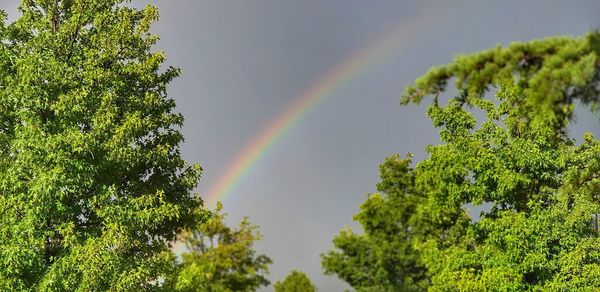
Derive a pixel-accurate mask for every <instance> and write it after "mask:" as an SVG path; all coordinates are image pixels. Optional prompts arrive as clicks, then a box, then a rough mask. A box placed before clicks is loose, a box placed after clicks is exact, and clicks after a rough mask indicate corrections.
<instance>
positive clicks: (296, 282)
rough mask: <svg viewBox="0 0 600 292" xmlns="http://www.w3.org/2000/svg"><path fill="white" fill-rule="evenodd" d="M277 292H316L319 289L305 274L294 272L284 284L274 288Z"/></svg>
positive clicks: (277, 284)
mask: <svg viewBox="0 0 600 292" xmlns="http://www.w3.org/2000/svg"><path fill="white" fill-rule="evenodd" d="M273 287H274V288H275V292H316V291H317V288H316V287H315V285H314V284H313V283H312V281H311V280H310V279H309V278H308V276H306V274H305V273H304V272H301V271H292V272H291V273H290V274H289V275H287V276H286V277H285V279H284V280H283V282H277V283H275V285H274V286H273Z"/></svg>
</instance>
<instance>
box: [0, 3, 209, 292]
mask: <svg viewBox="0 0 600 292" xmlns="http://www.w3.org/2000/svg"><path fill="white" fill-rule="evenodd" d="M122 2H123V1H119V0H103V1H91V0H62V1H58V0H52V1H50V0H25V1H23V2H22V3H21V5H20V7H19V11H20V12H21V13H22V15H21V16H20V17H19V18H18V19H17V20H16V21H15V22H13V23H10V24H6V15H5V14H2V21H1V22H0V39H1V41H0V112H1V114H0V290H3V291H8V290H18V291H22V290H35V291H50V290H51V291H76V290H77V291H100V290H112V291H118V290H136V291H137V290H142V289H155V288H159V287H160V285H161V283H162V282H163V280H164V279H165V277H167V276H168V275H169V274H170V273H172V272H173V268H174V265H173V263H174V257H173V255H172V253H171V252H170V250H169V249H170V244H169V242H171V241H173V240H175V238H176V235H177V234H178V233H179V232H180V231H182V230H183V229H186V228H191V227H193V226H196V225H197V224H198V222H199V221H202V220H203V218H205V217H206V216H205V211H202V210H201V209H200V207H201V206H202V201H201V200H200V199H199V197H198V196H195V195H193V194H192V193H191V191H192V190H193V189H194V188H195V187H196V184H197V181H198V178H199V176H200V173H201V169H200V167H199V166H197V165H194V166H190V165H188V164H187V163H186V162H185V161H184V160H183V159H182V158H181V156H180V152H179V145H180V143H181V142H182V140H183V137H182V134H181V132H180V127H181V126H182V123H183V117H182V116H181V115H180V114H178V113H174V112H173V109H174V107H175V103H174V101H173V100H172V99H171V98H169V97H168V96H167V93H166V87H167V84H168V83H169V82H170V81H171V80H172V79H173V78H175V77H177V76H178V75H179V70H178V69H175V68H171V67H165V66H164V61H165V55H164V53H162V52H159V51H158V52H154V51H151V47H152V45H153V44H154V43H155V42H156V40H157V37H156V36H154V35H151V34H150V33H149V27H150V25H151V23H152V22H154V21H155V20H156V19H157V17H158V12H157V9H156V8H154V7H151V6H147V7H146V8H144V9H141V10H138V9H134V8H130V7H127V6H126V5H124V4H123V3H122Z"/></svg>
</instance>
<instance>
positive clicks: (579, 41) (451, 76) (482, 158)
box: [324, 32, 600, 290]
mask: <svg viewBox="0 0 600 292" xmlns="http://www.w3.org/2000/svg"><path fill="white" fill-rule="evenodd" d="M599 54H600V34H598V33H597V32H593V33H590V34H588V35H587V36H585V37H582V38H566V37H558V38H549V39H545V40H538V41H532V42H528V43H514V44H511V45H510V46H508V47H506V48H503V47H497V48H494V49H491V50H486V51H483V52H480V53H476V54H472V55H467V56H460V57H457V58H456V59H455V60H454V61H453V62H452V63H450V64H448V65H446V66H441V67H436V68H433V69H431V70H430V71H429V72H427V74H425V75H424V76H423V77H421V78H419V79H417V81H416V84H415V85H414V86H411V87H408V88H407V90H406V92H405V94H404V96H403V98H402V103H404V104H406V103H411V102H415V103H419V102H421V101H422V99H423V98H424V97H425V96H428V95H429V96H433V102H432V103H431V105H430V106H429V109H428V112H427V114H428V116H429V117H430V118H431V120H432V121H433V124H434V126H436V127H438V128H440V138H441V143H440V144H439V145H435V146H427V148H426V151H427V153H428V154H429V157H428V158H427V159H425V160H423V161H421V162H419V163H418V164H417V166H416V168H415V169H414V170H413V172H412V173H413V174H412V175H413V176H414V184H413V185H412V187H413V189H411V192H414V193H415V196H416V197H417V198H422V199H420V200H417V203H416V205H415V208H414V209H412V210H411V211H410V212H406V211H401V212H402V214H405V215H406V216H409V217H410V219H408V222H409V223H410V233H413V234H412V236H410V237H409V238H408V239H407V241H409V242H410V245H411V246H412V249H413V250H414V251H416V254H417V255H418V259H417V260H415V262H416V263H418V265H416V266H415V267H420V266H423V267H425V269H426V275H427V281H426V283H427V285H428V288H430V289H432V290H461V289H462V290H486V289H494V290H581V289H594V288H595V289H598V288H600V237H599V236H598V233H597V231H595V230H594V229H593V226H592V224H591V218H592V216H593V214H598V213H600V177H599V176H598V174H599V173H600V141H599V140H598V139H596V138H595V137H593V136H592V135H591V134H590V133H587V134H586V135H585V137H584V141H583V142H582V143H581V144H580V145H577V144H576V142H575V140H574V139H573V138H572V137H570V136H569V133H568V128H567V127H568V125H569V123H571V122H572V121H573V111H574V107H575V103H576V102H580V103H582V104H584V105H588V106H589V107H590V108H591V109H592V110H593V111H597V110H598V109H599V108H600V107H599V105H600V94H599V91H600V62H599V57H598V56H599ZM452 80H453V81H454V82H455V87H456V92H457V95H456V96H455V97H452V98H450V99H449V101H448V102H447V103H446V104H442V102H441V101H440V96H443V94H444V92H445V90H446V88H447V85H448V83H449V81H452ZM493 89H497V92H496V93H495V94H491V91H492V90H493ZM482 113H483V114H484V115H485V117H480V116H481V114H482ZM407 190H408V189H407ZM369 200H371V199H370V198H369V199H368V200H367V202H369ZM384 203H386V204H388V205H389V206H390V207H394V204H393V203H391V202H384ZM482 203H486V204H488V205H490V206H491V208H490V209H489V210H486V211H485V212H482V214H481V217H480V220H474V219H472V218H470V217H469V216H468V213H467V210H466V205H467V204H470V205H479V204H482ZM365 204H368V203H365ZM381 209H384V207H381ZM364 210H365V207H362V208H361V212H364ZM359 214H360V213H359ZM369 220H370V221H377V220H380V221H382V222H386V224H394V223H396V222H402V221H401V220H398V219H397V217H394V216H384V215H379V214H377V213H375V214H373V218H370V219H369ZM381 232H385V231H383V230H382V231H381ZM365 233H366V234H367V235H368V234H369V232H368V230H367V231H366V232H365ZM390 235H391V234H390ZM366 241H367V243H368V244H373V242H374V241H373V240H372V239H370V238H367V239H366ZM390 242H393V241H390ZM365 251H366V252H369V249H359V250H351V252H348V251H344V249H341V251H336V252H337V253H338V254H341V255H343V256H344V257H346V258H349V259H352V260H357V258H360V257H366V256H371V254H368V253H367V254H365V253H364V252H365ZM399 252H400V253H402V252H405V250H401V249H400V250H399ZM325 259H327V258H325ZM324 263H327V261H326V260H324ZM375 264H376V267H379V268H381V269H385V268H387V266H386V265H385V262H376V263H375ZM326 270H327V267H326ZM333 272H334V273H336V274H338V275H340V272H339V270H334V271H333ZM357 273H358V272H356V273H354V275H357ZM379 283H381V284H386V283H387V282H379Z"/></svg>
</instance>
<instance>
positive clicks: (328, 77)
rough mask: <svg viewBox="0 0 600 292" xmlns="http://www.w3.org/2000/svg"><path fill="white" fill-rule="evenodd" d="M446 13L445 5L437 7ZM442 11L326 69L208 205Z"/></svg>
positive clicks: (229, 171) (247, 152) (255, 143)
mask: <svg viewBox="0 0 600 292" xmlns="http://www.w3.org/2000/svg"><path fill="white" fill-rule="evenodd" d="M437 8H438V9H437V11H441V12H442V13H443V14H446V13H447V12H448V11H449V10H448V9H445V8H446V7H437ZM442 13H432V14H429V15H426V14H419V15H418V16H417V17H413V18H411V19H410V20H409V21H404V22H401V23H400V24H399V25H398V26H396V27H394V28H392V29H391V30H389V31H387V32H386V33H384V34H383V35H382V36H381V37H380V38H377V39H376V41H375V42H374V43H372V44H371V45H369V46H367V47H366V48H364V49H362V50H360V51H359V52H357V53H356V54H354V55H351V56H350V57H349V58H347V59H345V61H343V62H342V63H340V64H338V65H337V66H335V67H334V68H333V69H332V70H330V71H329V72H327V73H326V74H325V75H324V76H323V77H322V78H320V79H318V80H317V81H316V82H315V83H314V84H312V85H311V86H310V87H309V88H308V90H306V91H305V92H303V93H302V94H300V95H299V96H297V97H296V98H295V99H294V100H293V102H292V103H291V104H290V105H289V106H288V107H286V109H285V110H284V111H283V112H282V113H281V114H279V115H278V116H277V117H276V118H275V119H274V120H273V121H272V122H271V123H269V125H268V126H267V127H266V128H265V129H264V130H263V131H262V132H261V133H260V134H259V135H258V136H256V138H254V139H253V140H252V142H250V144H248V146H246V147H245V148H244V149H243V150H242V151H241V152H240V153H239V154H238V155H237V157H236V158H235V159H234V160H233V162H232V163H231V164H229V166H228V167H227V168H226V170H225V172H223V174H222V175H221V176H220V177H219V178H218V179H217V181H216V183H215V184H214V185H213V186H212V188H211V189H210V190H209V191H208V193H207V196H206V197H205V202H206V203H207V206H214V205H215V204H216V202H217V201H218V200H220V199H221V200H222V199H223V198H225V197H226V196H227V195H228V194H230V193H231V192H232V191H233V190H234V189H235V188H236V186H237V185H238V184H239V183H240V181H241V179H242V178H243V177H244V176H246V174H247V173H248V172H249V171H250V169H251V168H252V167H253V166H254V165H256V164H257V163H258V162H259V161H260V160H261V159H262V158H263V157H264V156H265V155H266V154H267V153H268V152H269V150H270V149H271V148H272V147H273V146H274V145H275V144H276V142H277V141H278V140H280V139H281V138H282V137H283V136H284V135H285V134H286V133H287V132H288V131H289V130H290V128H292V127H293V126H294V125H295V124H296V123H298V122H299V121H300V120H302V118H303V117H304V116H306V114H307V113H308V112H310V111H311V110H312V109H314V108H315V107H317V106H318V105H319V104H320V103H321V102H322V101H323V100H324V99H325V98H326V97H327V96H329V95H331V94H332V93H333V92H334V91H336V90H337V89H339V88H341V87H343V86H344V85H345V84H347V83H348V82H349V81H351V80H352V78H353V77H355V76H356V75H357V74H358V73H359V72H361V71H363V70H365V69H367V68H368V67H370V66H373V65H375V64H378V63H380V62H382V61H383V60H385V59H386V58H389V57H392V56H395V55H396V54H398V53H400V52H401V51H403V50H404V49H406V48H408V47H410V45H411V44H412V42H410V40H413V39H414V38H415V37H416V36H417V34H418V33H419V32H422V31H423V30H424V29H427V28H430V27H432V26H433V24H434V23H439V22H440V20H441V19H442V17H441V16H442V15H441V14H442Z"/></svg>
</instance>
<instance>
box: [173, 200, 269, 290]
mask: <svg viewBox="0 0 600 292" xmlns="http://www.w3.org/2000/svg"><path fill="white" fill-rule="evenodd" d="M221 209H222V206H221V204H220V203H219V204H218V206H217V210H216V212H215V214H214V215H213V216H212V217H211V218H210V219H209V220H208V221H207V222H205V223H202V224H200V225H199V226H198V227H197V228H194V229H191V230H190V231H187V232H185V233H183V236H182V241H183V242H184V243H185V245H186V247H187V249H188V250H189V251H188V252H185V253H183V254H182V263H181V266H180V268H179V269H180V270H179V272H178V276H177V278H176V279H175V281H176V284H175V288H176V290H177V291H255V290H256V289H258V288H260V287H261V286H266V285H269V281H268V280H267V278H266V275H267V274H268V266H269V264H271V263H272V261H271V259H270V258H269V257H267V256H266V255H262V254H261V255H256V252H255V251H254V249H253V245H254V243H255V242H256V241H257V240H260V239H261V235H260V234H259V233H258V231H257V229H258V227H257V226H255V225H252V224H250V223H249V221H248V218H244V219H242V221H241V222H240V225H239V227H238V229H231V228H229V227H227V226H226V225H225V217H226V214H223V213H222V212H221Z"/></svg>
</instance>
